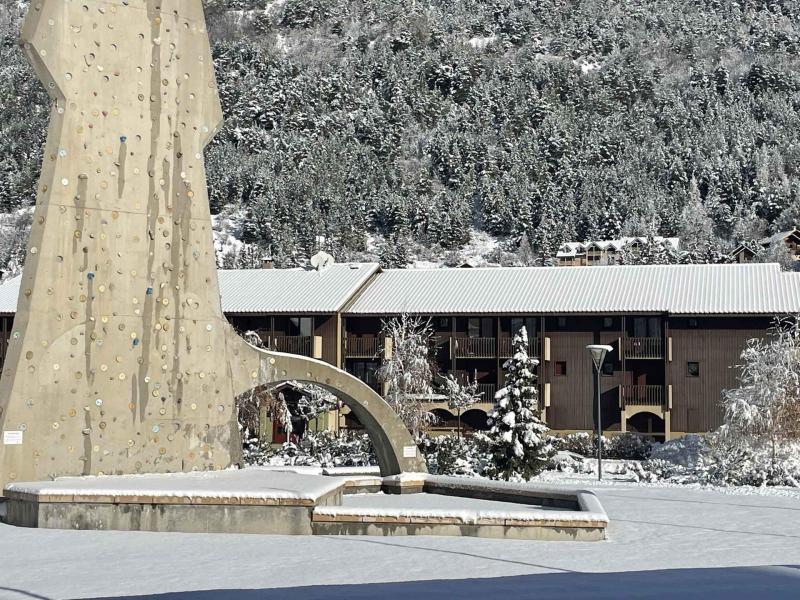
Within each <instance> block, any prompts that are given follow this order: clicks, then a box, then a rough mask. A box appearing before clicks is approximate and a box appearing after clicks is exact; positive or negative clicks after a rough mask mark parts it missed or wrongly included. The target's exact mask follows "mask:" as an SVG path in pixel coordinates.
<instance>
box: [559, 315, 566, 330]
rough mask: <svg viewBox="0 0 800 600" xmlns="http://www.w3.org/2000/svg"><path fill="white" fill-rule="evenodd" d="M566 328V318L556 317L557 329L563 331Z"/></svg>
mask: <svg viewBox="0 0 800 600" xmlns="http://www.w3.org/2000/svg"><path fill="white" fill-rule="evenodd" d="M566 326H567V317H558V328H559V329H564V328H565V327H566Z"/></svg>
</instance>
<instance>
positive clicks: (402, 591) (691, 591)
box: [21, 547, 800, 600]
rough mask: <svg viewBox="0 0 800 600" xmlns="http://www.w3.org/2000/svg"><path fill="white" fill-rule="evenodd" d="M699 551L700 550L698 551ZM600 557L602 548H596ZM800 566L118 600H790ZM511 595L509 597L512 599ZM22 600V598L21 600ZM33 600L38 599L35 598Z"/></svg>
mask: <svg viewBox="0 0 800 600" xmlns="http://www.w3.org/2000/svg"><path fill="white" fill-rule="evenodd" d="M698 550H699V549H698ZM598 551H599V552H602V548H600V547H598ZM798 589H800V565H788V566H769V567H728V568H710V569H669V570H663V571H633V572H623V573H574V572H568V573H546V574H540V575H522V576H517V577H496V578H489V579H455V580H433V581H412V582H401V583H371V584H354V585H319V586H308V587H290V588H274V589H261V590H237V589H228V590H207V591H195V592H173V593H165V594H151V595H143V596H125V597H121V598H117V599H116V600H278V599H280V600H283V599H285V598H292V600H331V599H337V600H339V599H345V598H346V599H348V600H350V599H354V600H362V599H363V600H368V599H369V600H373V599H374V598H381V599H385V600H397V599H403V600H406V599H408V600H420V599H424V598H458V599H460V600H461V599H464V600H486V598H491V597H513V598H536V599H537V600H538V599H540V598H559V599H563V598H570V599H576V598H578V599H580V598H609V599H612V598H614V599H616V598H653V597H659V596H663V597H666V596H669V597H673V598H681V599H685V598H698V599H700V598H702V599H703V600H708V598H726V599H739V598H741V599H744V598H759V597H761V598H765V597H768V598H793V599H796V598H797V597H798ZM512 594H513V595H512ZM21 597H26V596H21ZM29 597H30V596H29ZM34 597H36V596H34Z"/></svg>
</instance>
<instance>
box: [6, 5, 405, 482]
mask: <svg viewBox="0 0 800 600" xmlns="http://www.w3.org/2000/svg"><path fill="white" fill-rule="evenodd" d="M22 42H23V46H24V49H25V52H26V53H27V55H28V57H29V58H30V61H31V63H32V64H33V65H34V68H35V69H36V73H37V75H38V76H39V78H40V79H41V80H42V82H43V84H44V86H45V89H46V90H47V91H48V93H49V95H50V98H51V102H52V117H51V122H50V128H49V132H48V137H47V144H46V147H45V153H44V155H45V159H44V164H43V167H42V175H41V180H40V183H39V188H38V190H37V201H36V212H35V216H34V221H33V226H32V229H31V233H30V239H29V242H28V248H27V256H26V262H25V273H24V277H23V280H22V283H21V287H20V297H19V304H18V311H17V315H16V319H15V322H14V328H13V332H12V336H11V337H12V339H11V343H10V345H9V350H8V354H7V358H6V362H5V365H4V369H3V374H2V379H0V429H2V440H0V488H2V486H4V485H5V484H6V483H8V482H13V481H23V480H27V481H31V480H43V479H51V478H53V477H57V476H61V475H90V474H91V475H94V474H122V473H139V472H140V473H148V472H173V471H187V470H195V469H197V470H211V469H224V468H226V467H229V466H231V465H233V464H237V463H238V462H240V456H241V444H240V440H239V433H238V423H237V413H236V406H235V398H236V396H237V394H238V393H240V392H241V391H243V390H244V389H246V388H247V387H249V386H251V385H253V384H254V383H255V384H258V383H263V382H267V381H270V379H269V378H270V377H273V376H274V377H279V378H280V377H285V378H290V379H291V378H296V379H301V380H308V381H315V382H317V383H320V384H322V385H325V386H326V387H329V388H337V386H339V387H341V388H342V390H337V392H341V391H343V399H344V401H345V402H348V403H349V404H350V405H351V406H352V407H353V409H354V411H355V412H356V414H357V415H358V416H359V417H360V418H361V419H362V420H363V421H364V422H365V425H366V426H367V427H368V430H369V431H370V433H372V435H373V436H374V437H375V438H376V446H377V447H378V449H379V452H380V454H379V456H380V458H381V461H382V464H383V467H382V468H383V470H384V471H385V472H386V473H387V474H390V473H393V472H398V471H399V470H400V469H402V468H404V466H405V465H406V464H412V463H413V464H414V465H415V466H414V468H415V469H417V470H419V468H420V467H419V465H418V464H417V463H419V462H420V461H419V459H418V458H416V453H415V456H414V460H410V459H409V460H405V459H403V458H402V456H403V453H404V451H405V449H407V447H408V446H410V445H412V444H411V442H410V436H409V434H408V432H407V431H401V429H404V428H402V425H401V424H400V421H399V420H398V419H397V417H396V416H394V414H393V413H391V411H388V410H387V409H388V406H386V405H385V403H383V401H382V400H380V399H379V398H378V397H377V396H375V394H374V393H372V392H371V391H370V390H369V389H368V388H366V386H362V385H361V384H360V382H359V383H356V381H355V380H353V379H352V378H350V377H349V376H346V375H345V374H344V373H341V372H338V371H336V370H334V369H332V368H331V367H329V366H328V365H325V364H323V363H310V362H309V361H307V360H306V359H300V358H295V357H290V356H280V355H266V356H262V355H260V354H259V353H258V351H257V350H255V349H254V348H251V347H250V346H247V345H246V344H244V342H242V341H241V340H238V338H235V337H234V336H233V335H232V331H231V328H230V326H229V325H228V323H227V321H226V320H225V317H224V315H223V314H222V309H221V306H220V295H219V284H218V281H217V272H216V257H215V253H214V247H213V238H212V230H211V217H210V213H209V205H208V197H207V191H206V180H205V167H204V163H203V151H204V148H205V146H206V145H207V144H208V143H209V141H210V140H211V139H212V137H213V136H214V134H215V132H216V131H217V130H218V129H219V127H220V125H221V123H222V111H221V108H220V103H219V97H218V94H217V89H216V80H215V77H214V68H213V62H212V59H211V51H210V47H209V41H208V34H207V32H206V29H205V21H204V16H203V8H202V3H201V0H127V1H126V2H118V1H112V0H32V1H31V3H30V9H29V14H28V17H27V19H26V21H25V25H24V29H23V34H22ZM237 362H241V363H242V364H237ZM252 373H256V375H255V376H254V377H253V376H251V375H252ZM283 373H285V374H286V375H282V374H283ZM390 413H391V414H390ZM408 452H409V454H410V450H409V451H408Z"/></svg>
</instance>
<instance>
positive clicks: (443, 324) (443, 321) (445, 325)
mask: <svg viewBox="0 0 800 600" xmlns="http://www.w3.org/2000/svg"><path fill="white" fill-rule="evenodd" d="M439 329H440V330H442V331H445V330H448V329H450V319H449V318H448V317H439Z"/></svg>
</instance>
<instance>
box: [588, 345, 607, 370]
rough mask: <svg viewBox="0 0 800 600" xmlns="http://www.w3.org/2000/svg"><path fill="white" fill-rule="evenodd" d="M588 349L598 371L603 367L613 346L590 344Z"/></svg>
mask: <svg viewBox="0 0 800 600" xmlns="http://www.w3.org/2000/svg"><path fill="white" fill-rule="evenodd" d="M586 349H587V350H588V351H589V354H591V355H592V362H593V363H594V367H595V369H597V370H598V371H599V370H600V369H601V367H602V366H603V361H604V360H605V358H606V354H607V353H609V352H611V351H612V350H613V348H612V347H611V346H608V345H605V344H589V345H588V346H586Z"/></svg>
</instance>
